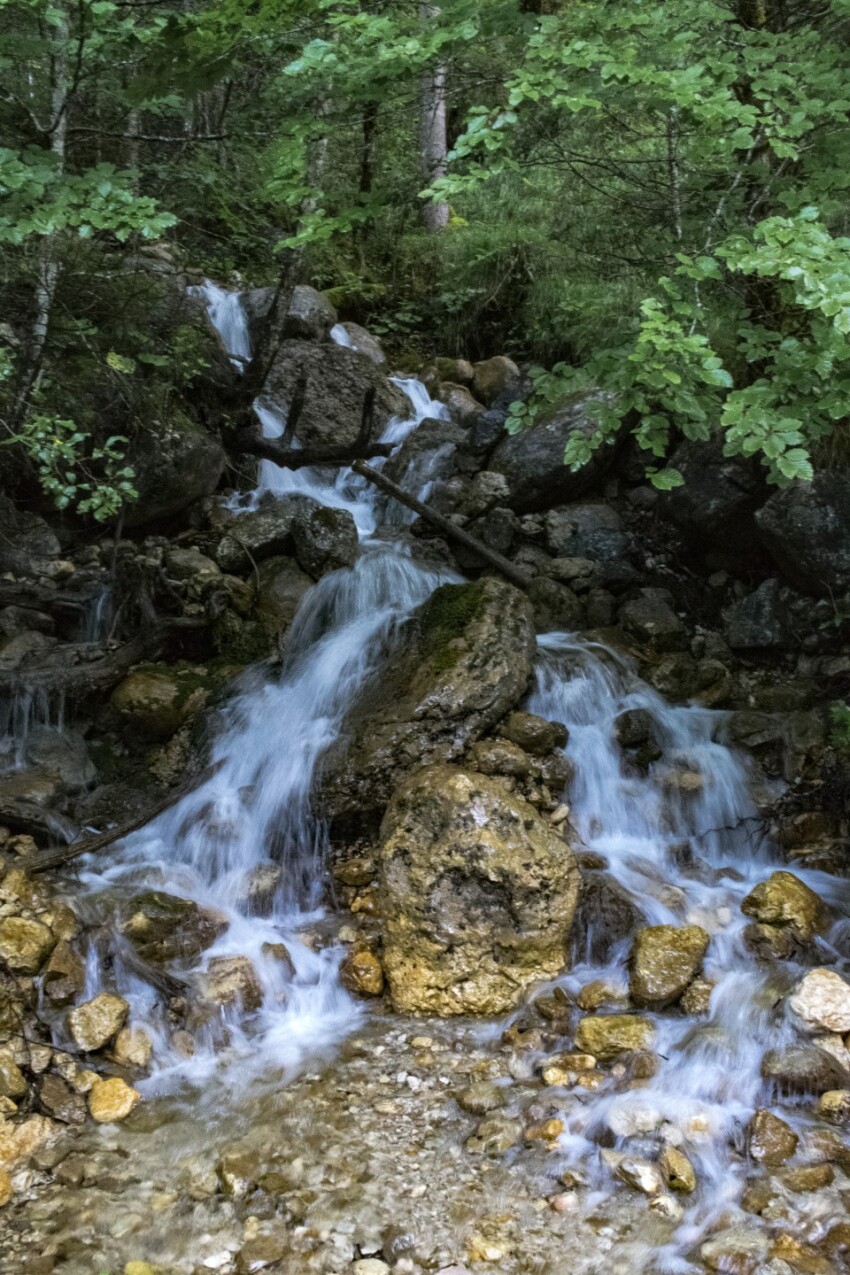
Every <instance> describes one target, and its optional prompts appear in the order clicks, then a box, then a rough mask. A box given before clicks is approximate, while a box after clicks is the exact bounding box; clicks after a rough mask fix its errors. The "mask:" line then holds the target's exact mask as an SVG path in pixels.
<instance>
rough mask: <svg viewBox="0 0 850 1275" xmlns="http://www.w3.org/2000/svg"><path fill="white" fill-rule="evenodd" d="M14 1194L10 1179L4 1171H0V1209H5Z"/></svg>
mask: <svg viewBox="0 0 850 1275" xmlns="http://www.w3.org/2000/svg"><path fill="white" fill-rule="evenodd" d="M14 1194H15V1189H14V1187H13V1186H12V1179H11V1178H10V1177H9V1175H8V1173H7V1172H6V1170H5V1169H0V1209H2V1208H5V1207H6V1205H7V1204H8V1203H9V1201H10V1200H11V1198H12V1196H13V1195H14Z"/></svg>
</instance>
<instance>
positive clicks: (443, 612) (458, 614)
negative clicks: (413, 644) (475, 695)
mask: <svg viewBox="0 0 850 1275" xmlns="http://www.w3.org/2000/svg"><path fill="white" fill-rule="evenodd" d="M486 600H487V584H486V581H484V580H478V581H476V582H475V583H474V584H444V585H441V586H440V588H439V589H436V590H435V591H434V592H433V593H432V594H431V597H430V598H429V600H428V602H427V603H426V604H425V607H424V609H423V611H422V618H421V620H420V633H421V639H422V654H423V656H424V658H425V660H427V662H428V664H429V666H430V667H431V668H432V669H433V670H434V672H436V673H445V672H448V670H449V669H451V668H454V666H455V664H457V662H458V659H459V658H460V654H461V653H460V650H459V649H458V647H456V646H453V645H452V644H453V643H454V642H456V641H457V640H458V639H459V638H462V637H463V636H464V634H465V632H466V629H467V627H468V626H469V625H470V624H471V623H472V621H473V620H476V619H477V618H478V617H479V616H480V615H481V614H482V613H483V611H484V608H485V605H486Z"/></svg>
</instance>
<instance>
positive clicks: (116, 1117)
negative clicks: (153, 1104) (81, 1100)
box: [89, 1076, 142, 1124]
mask: <svg viewBox="0 0 850 1275" xmlns="http://www.w3.org/2000/svg"><path fill="white" fill-rule="evenodd" d="M141 1100H142V1095H141V1094H140V1093H139V1092H138V1090H137V1089H133V1088H132V1086H131V1085H128V1084H127V1082H126V1081H124V1080H121V1079H120V1078H119V1077H118V1076H112V1077H111V1078H110V1079H109V1080H96V1081H95V1082H94V1084H93V1085H92V1087H91V1089H90V1091H89V1113H90V1115H91V1118H92V1120H95V1121H96V1122H97V1123H98V1124H117V1123H118V1121H120V1120H126V1119H127V1117H128V1116H129V1115H130V1113H131V1112H132V1111H134V1110H135V1109H136V1107H137V1106H138V1105H139V1103H140V1102H141Z"/></svg>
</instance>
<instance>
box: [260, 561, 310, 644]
mask: <svg viewBox="0 0 850 1275" xmlns="http://www.w3.org/2000/svg"><path fill="white" fill-rule="evenodd" d="M312 587H313V581H312V579H311V578H310V576H308V575H307V573H306V571H302V570H301V568H300V567H299V566H298V563H297V562H294V561H293V560H292V558H280V557H277V558H267V559H266V560H265V561H264V562H262V563H261V564H260V567H259V570H258V572H257V599H256V602H255V604H254V609H255V611H256V614H257V615H258V616H259V617H260V619H262V620H263V621H264V623H266V624H267V625H268V626H269V628H270V629H271V630H272V631H273V632H274V633H276V634H277V635H278V636H279V637H282V636H284V635H285V634H286V632H287V631H288V630H289V628H290V626H291V624H292V621H293V620H294V619H295V616H296V615H297V613H298V608H299V607H300V606H301V603H302V602H303V601H304V597H305V595H306V593H307V591H308V590H309V589H311V588H312Z"/></svg>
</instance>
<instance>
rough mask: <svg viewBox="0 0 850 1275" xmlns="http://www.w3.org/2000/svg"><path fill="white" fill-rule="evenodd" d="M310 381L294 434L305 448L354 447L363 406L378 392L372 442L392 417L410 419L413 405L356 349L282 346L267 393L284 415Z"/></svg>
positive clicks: (301, 344)
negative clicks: (297, 391) (302, 383)
mask: <svg viewBox="0 0 850 1275" xmlns="http://www.w3.org/2000/svg"><path fill="white" fill-rule="evenodd" d="M302 376H306V385H305V395H304V407H303V410H302V413H301V417H300V419H299V421H298V428H297V430H296V435H297V438H298V440H299V442H300V443H302V444H303V445H304V446H305V447H327V446H339V445H343V444H349V443H353V442H354V441H355V439H356V438H357V435H358V433H359V430H360V424H361V419H362V414H363V402H364V399H365V397H366V392H367V390H369V389H370V388H372V389H374V390H375V410H374V437H375V438H377V437H378V436H379V435H380V434H381V432H382V431H383V429H384V428H385V426H386V424H387V422H388V421H389V419H390V417H391V416H395V415H400V416H402V417H405V416H408V415H409V414H410V402H409V400H408V398H407V396H406V395H405V394H403V393H402V392H401V391H400V390H398V389H396V388H395V387H394V386H393V385H391V384H390V382H389V381H388V380H387V378H386V377H385V376H384V375H383V373H382V372H381V370H380V368H378V367H376V366H375V364H374V363H373V362H372V360H371V359H368V358H366V356H365V355H363V354H358V353H357V351H356V350H348V349H345V348H343V347H342V346H339V345H333V344H330V343H328V344H321V345H317V344H314V343H312V342H308V341H284V342H283V343H282V345H281V346H280V349H279V350H278V353H277V356H276V358H275V360H274V363H273V364H272V366H271V369H270V371H269V374H268V377H267V379H266V383H265V385H264V386H263V394H264V396H265V397H266V398H267V399H269V400H270V401H271V402H272V403H274V404H275V405H276V406H277V407H278V408H279V409H280V410H281V411H283V412H286V411H287V410H288V408H289V404H290V402H291V401H292V396H293V394H294V392H295V387H296V385H297V384H298V383H299V380H300V378H301V377H302Z"/></svg>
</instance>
